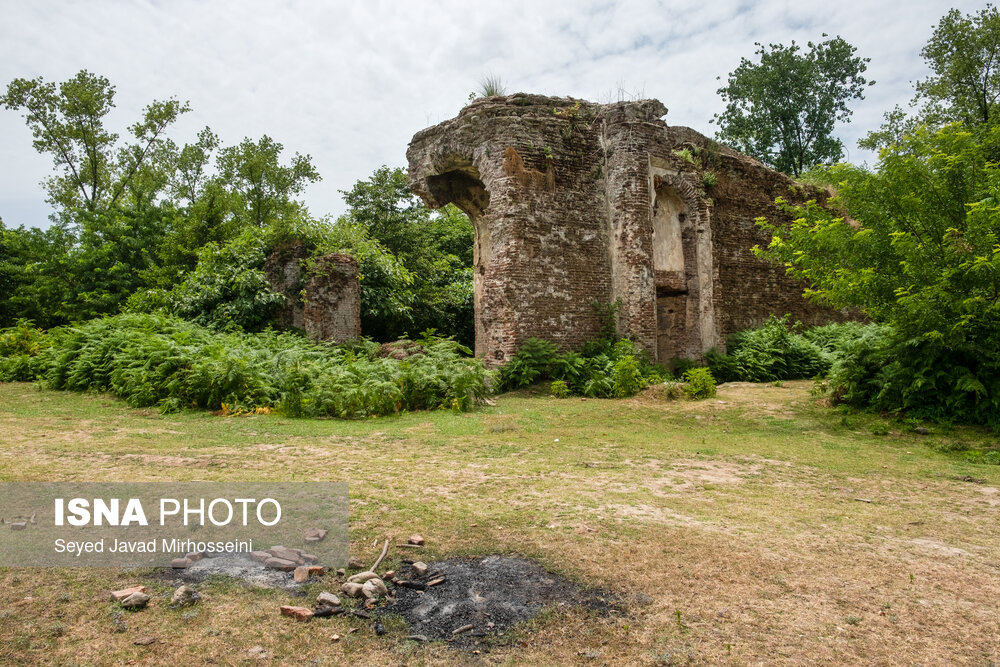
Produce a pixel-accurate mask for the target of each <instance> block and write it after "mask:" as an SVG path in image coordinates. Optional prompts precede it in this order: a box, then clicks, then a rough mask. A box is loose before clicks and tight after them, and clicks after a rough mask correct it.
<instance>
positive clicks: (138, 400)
mask: <svg viewBox="0 0 1000 667" xmlns="http://www.w3.org/2000/svg"><path fill="white" fill-rule="evenodd" d="M415 342H416V344H417V346H416V348H415V349H418V350H419V352H416V353H414V354H412V355H411V356H409V357H408V358H406V359H404V360H396V359H390V358H380V357H379V356H378V350H379V346H378V345H377V344H375V343H371V342H361V343H354V344H351V345H344V346H333V345H324V344H317V343H312V342H310V341H308V340H306V339H304V338H302V337H300V336H297V335H294V334H290V333H273V332H270V331H267V332H264V333H260V334H246V333H235V332H234V333H218V332H215V331H212V330H211V329H208V328H205V327H201V326H198V325H196V324H192V323H190V322H186V321H184V320H181V319H178V318H174V317H169V316H164V315H140V314H127V315H118V316H115V317H108V318H103V319H97V320H91V321H89V322H86V323H84V324H82V325H79V326H77V327H73V328H66V329H65V330H63V332H62V333H61V335H60V336H59V337H58V339H57V340H56V341H55V342H54V344H53V347H52V349H51V350H50V352H49V353H48V355H47V356H48V357H49V367H48V369H47V372H46V376H45V377H46V382H47V384H48V385H49V386H50V387H51V388H53V389H69V390H78V391H82V390H96V391H109V392H112V393H114V394H116V395H118V396H120V397H121V398H123V399H124V400H125V401H126V402H128V403H129V405H132V406H135V407H145V406H152V405H159V406H160V407H161V409H164V410H176V409H182V408H202V409H209V410H225V411H230V412H239V411H253V410H257V409H267V410H270V409H276V410H279V411H281V412H283V413H284V414H287V415H289V416H309V417H340V418H358V417H368V416H377V415H387V414H394V413H397V412H400V411H403V410H419V409H436V408H448V409H454V410H468V409H470V408H471V407H472V406H473V405H474V404H475V403H476V402H477V401H479V400H480V399H481V398H482V397H483V396H484V395H485V394H486V391H487V389H486V387H487V374H486V371H485V370H484V369H483V367H482V364H481V363H480V362H479V361H477V360H475V359H471V358H469V357H468V356H467V355H468V354H469V351H468V350H467V349H466V348H464V347H462V346H461V345H459V344H458V343H456V342H454V341H453V340H451V339H448V338H441V337H438V336H434V335H431V334H428V335H425V336H424V337H421V338H420V339H418V340H417V341H415Z"/></svg>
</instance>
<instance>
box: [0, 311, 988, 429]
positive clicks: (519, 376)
mask: <svg viewBox="0 0 1000 667" xmlns="http://www.w3.org/2000/svg"><path fill="white" fill-rule="evenodd" d="M403 348H405V350H406V353H405V354H404V355H399V354H392V355H388V356H387V355H385V354H384V353H382V351H383V350H384V346H380V345H379V344H378V343H374V342H371V341H364V340H363V341H360V342H356V343H351V344H345V345H328V344H320V343H313V342H310V341H308V340H306V339H305V338H303V337H301V336H299V335H296V334H293V333H275V332H271V331H265V332H263V333H259V334H248V333H242V332H241V333H219V332H217V331H215V330H212V329H209V328H205V327H201V326H199V325H196V324H193V323H191V322H188V321H185V320H182V319H178V318H175V317H171V316H165V315H149V314H126V315H117V316H113V317H105V318H99V319H95V320H91V321H88V322H85V323H83V324H79V325H76V326H72V327H59V328H56V329H51V330H49V331H48V332H43V331H41V330H39V329H36V328H34V327H32V326H31V324H30V323H28V322H20V323H18V325H17V326H14V327H11V328H8V329H3V330H0V381H6V382H11V381H32V380H40V381H42V382H44V383H45V385H46V386H48V387H50V388H53V389H68V390H81V391H82V390H95V391H109V392H111V393H113V394H115V395H117V396H119V397H121V398H122V399H124V400H125V401H127V402H128V403H129V405H132V406H135V407H150V406H158V407H159V408H160V409H162V410H164V411H173V410H179V409H184V408H199V409H207V410H222V411H228V412H235V413H239V412H253V411H258V412H260V411H264V412H269V411H276V412H280V413H282V414H285V415H288V416H302V417H338V418H361V417H370V416H380V415H389V414H396V413H399V412H401V411H404V410H424V409H439V408H447V409H453V410H458V411H464V410H469V409H471V408H473V407H474V406H475V405H476V404H477V403H478V402H480V401H482V400H483V399H484V398H485V396H486V395H487V394H489V393H492V392H503V391H510V390H514V389H520V388H525V387H528V386H532V385H537V384H539V383H543V382H544V383H546V384H547V388H548V389H549V392H550V393H551V394H552V395H553V396H556V397H563V396H569V395H577V396H589V397H594V398H626V397H629V396H634V395H636V394H637V393H639V392H640V391H642V390H643V389H645V388H646V387H649V386H653V385H657V386H664V387H665V391H663V392H660V395H662V396H664V397H679V396H681V395H683V394H685V393H686V394H687V395H688V396H690V397H692V398H706V397H709V396H713V395H715V385H716V382H719V383H724V382H732V381H749V382H778V381H782V380H794V379H815V380H816V381H817V386H818V387H820V388H821V389H822V390H823V391H824V392H825V393H826V394H827V395H828V396H829V397H830V399H831V401H832V402H833V403H839V404H843V405H849V406H852V407H856V408H862V409H874V410H877V411H880V412H884V413H894V414H899V415H905V416H907V417H913V418H918V419H930V420H935V421H943V422H954V423H971V424H985V425H988V426H994V427H995V426H997V425H998V424H1000V404H998V400H1000V399H998V396H997V394H998V393H1000V392H998V391H993V390H991V389H989V388H988V387H987V385H986V384H983V383H978V382H977V383H970V382H967V381H963V380H962V378H963V377H965V376H964V375H962V373H958V376H957V377H958V380H956V379H955V378H956V372H958V371H956V370H955V368H954V365H953V364H952V365H949V364H946V363H942V364H939V365H937V366H935V367H933V368H929V367H926V368H925V367H924V366H926V365H924V366H915V365H913V364H906V363H902V362H905V353H906V342H905V341H900V340H899V339H898V334H897V333H896V332H894V331H893V329H892V328H891V327H889V326H886V325H880V324H862V323H858V322H849V323H843V324H829V325H825V326H820V327H812V328H808V329H806V328H802V327H800V326H798V325H795V324H792V323H791V322H790V321H789V318H788V317H785V318H777V317H774V318H771V319H770V320H769V321H768V322H766V323H765V324H764V325H763V326H761V327H758V328H756V329H750V330H747V331H742V332H739V333H736V334H734V335H732V336H730V338H729V340H728V341H727V353H725V354H723V353H719V352H716V351H711V352H709V353H708V355H707V363H708V365H707V367H697V365H696V364H695V363H694V362H693V361H691V360H684V359H675V360H672V362H671V363H670V364H669V365H658V364H655V363H653V362H652V361H651V360H650V358H649V356H648V355H647V354H646V353H644V352H642V351H641V350H638V349H637V348H636V347H635V346H634V345H633V344H632V342H631V341H628V340H614V339H613V338H606V339H604V340H600V341H595V342H592V343H588V344H587V345H586V346H584V348H583V349H582V350H580V351H565V352H563V351H559V350H558V348H557V347H556V346H555V345H553V344H552V343H549V342H547V341H543V340H538V339H530V340H528V341H526V342H525V343H524V345H522V346H521V348H519V349H518V351H517V353H516V354H515V355H514V356H513V357H512V358H511V360H510V361H509V362H508V363H507V364H506V365H505V366H503V367H501V368H500V369H499V370H498V371H496V372H489V371H486V370H485V369H484V368H483V366H482V364H481V363H480V361H479V360H477V359H473V358H472V357H471V356H470V352H469V350H468V349H466V348H464V347H463V346H462V345H460V344H458V343H456V342H455V341H453V340H451V339H450V338H443V337H440V336H436V335H433V333H428V334H425V335H424V336H422V337H421V338H418V339H417V340H415V341H410V342H407V343H405V344H404V345H403ZM395 349H397V350H398V349H400V348H399V347H398V346H397V348H395ZM397 356H404V357H405V358H403V359H397V358H394V357H397ZM963 369H964V370H963ZM959 370H960V371H962V372H965V373H968V369H967V365H966V366H963V367H962V369H959Z"/></svg>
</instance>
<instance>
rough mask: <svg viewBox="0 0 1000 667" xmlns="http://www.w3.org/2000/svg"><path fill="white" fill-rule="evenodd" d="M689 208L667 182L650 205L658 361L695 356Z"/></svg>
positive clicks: (694, 289)
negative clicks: (651, 207)
mask: <svg viewBox="0 0 1000 667" xmlns="http://www.w3.org/2000/svg"><path fill="white" fill-rule="evenodd" d="M690 216H691V211H689V207H688V204H687V203H686V202H685V200H684V199H683V198H682V197H681V196H680V194H679V193H678V192H677V191H676V190H675V189H674V188H673V187H671V186H670V185H661V186H660V187H659V188H658V189H657V191H656V200H655V203H654V205H653V220H652V222H653V230H652V241H653V257H652V260H653V261H652V264H653V274H654V276H655V280H656V329H657V330H656V347H657V355H656V356H657V360H658V361H660V362H661V363H668V362H669V361H670V360H671V359H673V358H675V357H688V356H692V355H694V356H697V355H698V353H699V351H700V348H699V347H698V343H697V340H698V334H697V332H698V325H699V322H698V311H697V304H698V294H697V291H698V281H697V280H696V279H695V275H694V274H695V271H694V266H695V261H696V257H695V253H696V248H695V239H694V230H693V225H692V224H691V222H692V221H691V220H690Z"/></svg>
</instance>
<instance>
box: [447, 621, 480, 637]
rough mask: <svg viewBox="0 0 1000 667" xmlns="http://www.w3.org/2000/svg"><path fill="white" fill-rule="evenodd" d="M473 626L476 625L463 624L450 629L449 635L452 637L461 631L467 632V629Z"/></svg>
mask: <svg viewBox="0 0 1000 667" xmlns="http://www.w3.org/2000/svg"><path fill="white" fill-rule="evenodd" d="M474 627H476V626H474V625H473V624H472V623H469V624H468V625H463V626H462V627H460V628H456V629H454V630H452V631H451V636H452V637H454V636H455V635H460V634H462V633H463V632H468V631H469V630H471V629H472V628H474Z"/></svg>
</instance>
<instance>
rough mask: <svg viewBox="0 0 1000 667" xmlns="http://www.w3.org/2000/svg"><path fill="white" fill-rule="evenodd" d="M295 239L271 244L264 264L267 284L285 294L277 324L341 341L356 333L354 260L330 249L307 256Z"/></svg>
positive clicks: (358, 315) (358, 300)
mask: <svg viewBox="0 0 1000 667" xmlns="http://www.w3.org/2000/svg"><path fill="white" fill-rule="evenodd" d="M308 256H309V251H308V249H307V248H306V247H305V246H304V245H303V244H302V243H300V242H291V243H288V244H285V245H282V246H278V247H277V248H275V249H274V250H273V251H272V252H271V254H270V256H269V257H268V259H267V262H266V263H265V265H264V272H265V274H266V275H267V277H268V282H270V283H271V289H273V290H274V291H276V292H279V293H281V294H283V295H284V296H285V303H283V304H281V305H280V306H279V307H278V310H277V313H276V316H275V321H276V324H277V325H278V326H279V327H281V328H283V329H301V330H303V331H305V333H306V335H307V336H309V337H310V338H312V339H313V340H325V341H334V342H343V341H348V340H357V339H358V338H360V337H361V283H360V282H359V279H358V262H357V260H355V259H354V258H353V257H351V256H350V255H345V254H342V253H331V254H329V255H323V256H322V257H318V258H316V259H314V260H313V262H312V267H311V269H310V270H309V271H308V272H307V271H306V270H305V269H304V267H303V261H304V260H305V259H306V258H307V257H308Z"/></svg>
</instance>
